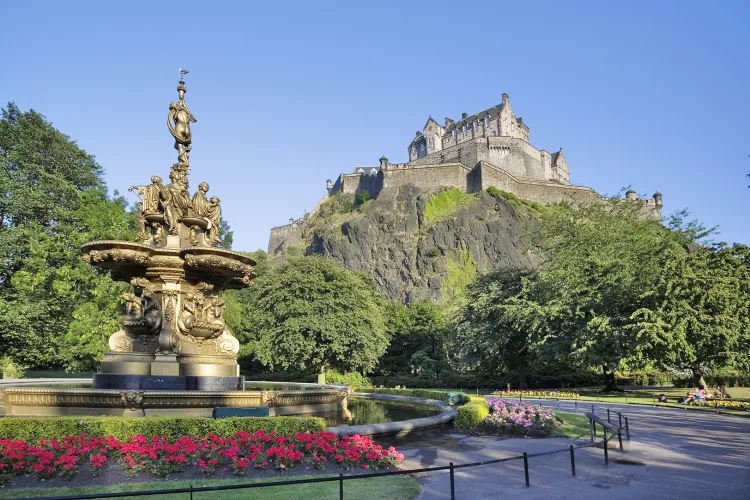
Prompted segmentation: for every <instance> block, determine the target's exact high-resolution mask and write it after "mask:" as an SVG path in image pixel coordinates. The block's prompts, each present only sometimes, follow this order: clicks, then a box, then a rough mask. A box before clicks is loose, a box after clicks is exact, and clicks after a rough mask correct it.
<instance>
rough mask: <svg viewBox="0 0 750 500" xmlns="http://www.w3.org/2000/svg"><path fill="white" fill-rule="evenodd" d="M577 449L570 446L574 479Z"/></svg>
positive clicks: (571, 468)
mask: <svg viewBox="0 0 750 500" xmlns="http://www.w3.org/2000/svg"><path fill="white" fill-rule="evenodd" d="M574 450H575V448H573V445H572V444H571V445H570V470H571V472H572V473H573V477H575V475H576V456H575V451H574Z"/></svg>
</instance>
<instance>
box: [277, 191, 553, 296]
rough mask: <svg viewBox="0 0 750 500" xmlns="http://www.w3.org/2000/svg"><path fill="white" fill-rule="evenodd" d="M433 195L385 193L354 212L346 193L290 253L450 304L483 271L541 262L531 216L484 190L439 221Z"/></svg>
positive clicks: (324, 208) (314, 219)
mask: <svg viewBox="0 0 750 500" xmlns="http://www.w3.org/2000/svg"><path fill="white" fill-rule="evenodd" d="M431 194H432V195H433V196H439V195H438V194H436V193H434V192H433V193H429V192H424V191H421V190H420V189H419V188H418V187H415V186H412V185H407V186H401V187H398V188H394V189H384V190H383V191H381V192H380V194H379V196H378V197H377V199H375V200H371V201H367V202H365V203H364V204H362V205H361V206H359V207H356V208H352V204H353V201H354V197H353V196H349V195H345V194H343V193H340V194H338V195H336V196H334V197H332V198H331V199H329V200H326V202H324V203H323V204H322V205H321V206H320V208H319V209H318V210H317V212H316V213H315V214H313V215H312V216H311V217H310V219H309V220H308V221H307V223H306V224H305V225H304V226H303V227H302V228H300V230H301V238H300V239H299V241H298V242H296V243H295V244H293V246H292V247H291V248H295V249H296V250H295V251H297V252H303V253H306V254H319V255H328V256H331V257H333V258H335V259H336V260H339V261H340V262H342V263H343V265H344V266H345V267H346V268H348V269H353V270H357V271H361V272H363V273H365V274H366V275H368V276H371V277H372V278H373V279H374V280H375V282H376V283H377V285H378V287H379V288H380V290H381V291H382V292H383V293H384V294H385V295H386V296H387V297H388V299H390V300H400V301H404V302H412V301H419V300H426V299H432V300H448V299H450V296H451V295H453V294H455V293H456V289H457V288H461V287H462V286H463V285H464V284H466V283H468V282H469V281H470V280H471V279H473V277H474V276H475V275H476V273H477V272H479V273H483V272H487V271H490V270H494V269H497V268H499V267H503V266H507V267H533V266H536V265H538V264H539V263H540V262H541V254H540V252H539V250H538V248H537V247H536V245H535V240H536V236H535V235H536V233H537V230H538V227H539V222H538V219H537V218H536V217H535V216H534V215H533V213H532V212H531V211H529V210H526V209H525V208H524V207H522V206H518V205H517V204H515V203H512V202H510V201H508V200H506V199H504V198H502V197H500V196H498V197H495V196H491V195H489V194H488V193H486V192H484V191H483V192H480V193H476V194H470V195H467V194H461V195H460V196H462V197H463V198H462V200H461V203H454V205H450V202H448V204H447V207H446V206H445V204H444V205H443V206H442V207H441V208H442V211H441V212H440V214H439V215H438V216H435V215H434V211H433V213H432V214H430V213H429V210H427V209H428V203H430V195H431ZM433 203H434V202H433ZM280 246H285V247H286V248H287V252H288V251H289V248H290V247H289V246H286V245H280Z"/></svg>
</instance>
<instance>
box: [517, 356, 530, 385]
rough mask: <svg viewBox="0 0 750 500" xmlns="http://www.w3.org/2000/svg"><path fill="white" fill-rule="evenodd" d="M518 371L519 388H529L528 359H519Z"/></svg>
mask: <svg viewBox="0 0 750 500" xmlns="http://www.w3.org/2000/svg"><path fill="white" fill-rule="evenodd" d="M516 371H517V372H518V388H519V389H528V388H529V380H528V377H527V375H528V371H529V370H528V366H526V360H524V359H519V360H518V365H517V366H516Z"/></svg>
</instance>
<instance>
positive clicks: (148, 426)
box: [0, 417, 325, 443]
mask: <svg viewBox="0 0 750 500" xmlns="http://www.w3.org/2000/svg"><path fill="white" fill-rule="evenodd" d="M323 429H325V421H324V420H323V419H322V418H318V417H232V418H220V419H213V418H190V417H144V418H126V417H40V418H3V419H0V436H2V437H4V438H9V439H23V440H25V441H27V442H29V443H36V442H38V440H39V439H51V438H57V439H60V438H62V437H65V436H75V435H78V434H81V433H84V434H88V435H91V436H114V437H115V438H117V439H120V440H123V439H126V438H127V437H129V436H135V435H138V434H142V435H144V436H147V437H150V436H164V435H166V436H169V439H171V440H175V439H177V438H180V437H182V436H207V435H208V434H209V433H214V434H216V435H218V436H224V437H228V436H231V435H233V434H234V433H236V432H239V431H246V432H255V431H258V430H262V431H265V432H272V431H273V432H276V433H278V434H282V435H292V434H293V433H294V432H317V431H318V430H323Z"/></svg>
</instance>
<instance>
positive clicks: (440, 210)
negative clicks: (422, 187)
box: [423, 188, 476, 227]
mask: <svg viewBox="0 0 750 500" xmlns="http://www.w3.org/2000/svg"><path fill="white" fill-rule="evenodd" d="M475 198H476V197H475V196H473V195H471V194H466V193H463V192H461V190H459V189H457V188H453V189H448V190H446V191H442V192H440V193H437V194H431V195H430V198H429V199H428V200H427V206H426V207H425V209H424V214H423V215H424V224H425V226H426V227H430V226H432V225H433V224H434V223H436V222H437V221H439V220H440V219H443V218H444V217H447V216H449V215H451V214H452V213H454V212H455V211H456V210H458V209H459V208H461V207H465V206H466V205H468V204H470V203H471V202H472V201H473V200H474V199H475Z"/></svg>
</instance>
